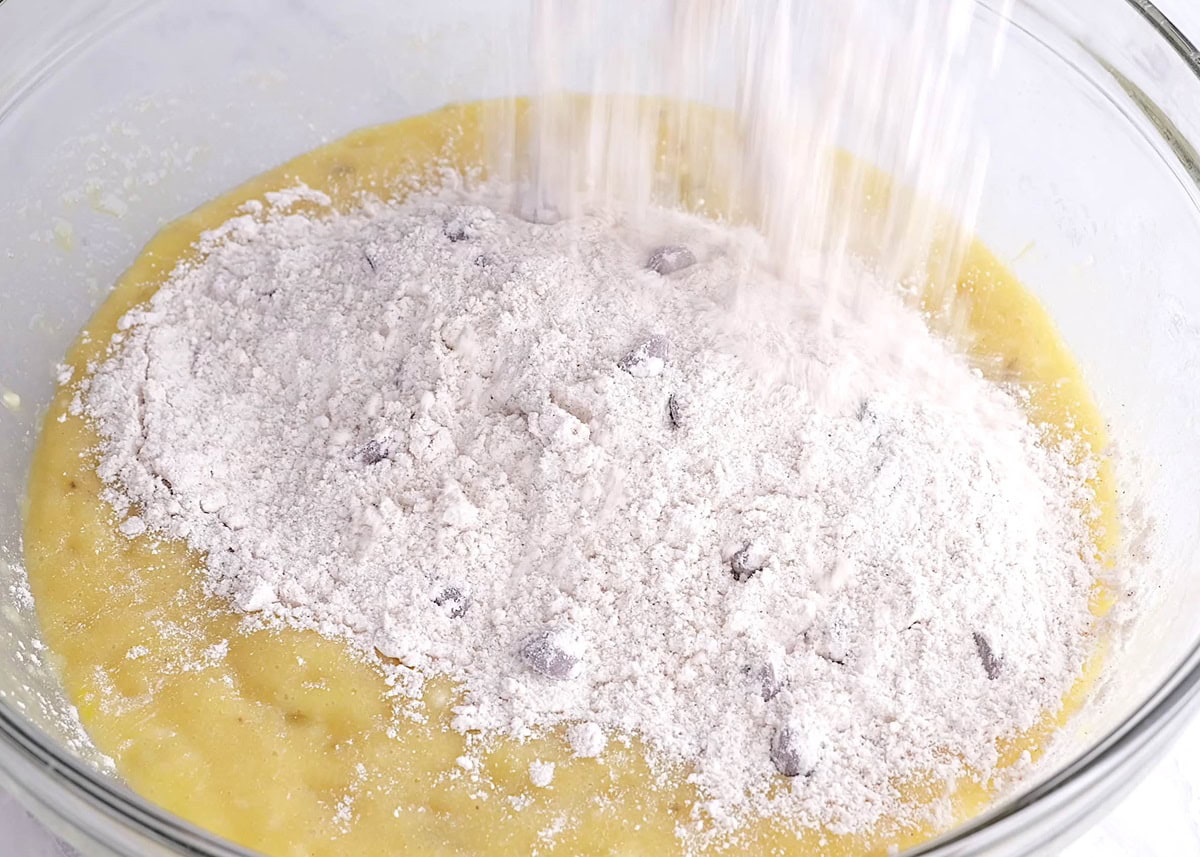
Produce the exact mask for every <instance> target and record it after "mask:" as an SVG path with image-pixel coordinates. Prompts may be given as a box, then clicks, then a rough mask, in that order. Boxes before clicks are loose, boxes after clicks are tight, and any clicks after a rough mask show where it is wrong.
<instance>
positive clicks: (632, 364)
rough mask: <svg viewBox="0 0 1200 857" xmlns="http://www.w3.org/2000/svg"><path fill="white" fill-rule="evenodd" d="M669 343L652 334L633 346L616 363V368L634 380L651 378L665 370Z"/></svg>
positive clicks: (663, 337) (669, 348)
mask: <svg viewBox="0 0 1200 857" xmlns="http://www.w3.org/2000/svg"><path fill="white" fill-rule="evenodd" d="M670 351H671V343H670V342H669V341H668V340H667V338H666V337H665V336H660V335H658V334H654V335H653V336H648V337H646V338H645V339H643V340H642V341H641V342H639V343H638V344H637V345H635V346H634V347H633V348H632V349H631V350H630V351H629V353H627V354H626V355H625V356H624V357H622V358H621V359H620V360H618V361H617V367H618V368H620V369H622V370H624V371H625V372H628V373H629V374H630V375H632V376H633V377H635V378H652V377H654V376H655V375H661V374H662V371H663V370H664V369H665V368H667V357H668V356H669V355H670Z"/></svg>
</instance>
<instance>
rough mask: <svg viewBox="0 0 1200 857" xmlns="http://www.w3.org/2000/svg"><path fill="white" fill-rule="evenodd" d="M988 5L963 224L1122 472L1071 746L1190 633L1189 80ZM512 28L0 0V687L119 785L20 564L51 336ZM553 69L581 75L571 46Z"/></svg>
mask: <svg viewBox="0 0 1200 857" xmlns="http://www.w3.org/2000/svg"><path fill="white" fill-rule="evenodd" d="M1003 5H1004V7H1005V9H1006V11H1007V13H1009V14H1010V15H1011V20H1008V19H1006V17H1005V16H1004V15H1002V14H1001V13H1000V12H998V11H997V10H995V9H993V8H991V7H990V6H989V5H988V4H987V3H983V2H981V3H980V4H979V5H978V7H977V8H976V11H975V19H976V23H975V30H974V32H975V35H974V36H973V38H978V39H979V44H980V46H981V48H980V49H983V47H984V46H987V49H988V50H991V46H992V45H994V43H995V34H996V30H997V28H1000V27H1004V28H1005V29H1006V36H1005V38H1004V40H1003V50H1002V51H1000V52H998V53H997V55H996V58H995V61H994V64H993V65H994V67H993V70H992V72H991V74H990V76H989V77H988V79H987V82H986V84H985V85H984V86H983V88H982V89H981V90H980V91H979V93H978V101H977V104H976V107H975V109H976V113H977V116H978V119H979V121H980V122H981V124H982V125H983V127H985V128H986V129H987V132H988V148H989V153H990V156H989V167H988V171H987V179H986V184H985V187H984V189H983V193H982V196H981V203H980V208H979V212H978V222H977V228H978V232H979V233H980V235H981V236H982V238H983V239H984V240H985V242H986V243H987V244H988V245H989V246H990V247H991V248H992V249H993V250H994V251H995V252H996V254H997V255H998V256H999V257H1000V258H1001V259H1002V260H1005V261H1006V262H1007V263H1008V264H1009V265H1010V266H1011V267H1012V268H1013V270H1014V271H1015V272H1016V273H1017V274H1018V275H1019V277H1020V278H1021V280H1022V281H1023V282H1024V283H1025V284H1026V286H1027V287H1028V288H1030V289H1031V290H1032V291H1033V292H1034V293H1035V294H1036V295H1037V296H1038V297H1039V298H1040V299H1041V300H1042V301H1043V302H1044V304H1045V305H1046V307H1047V308H1048V309H1049V311H1050V313H1051V315H1052V316H1053V317H1054V318H1055V319H1056V321H1057V322H1058V324H1059V327H1060V329H1061V332H1062V334H1063V336H1064V338H1065V339H1066V341H1067V343H1068V344H1069V346H1070V348H1071V349H1072V351H1073V353H1074V354H1075V355H1076V356H1077V358H1078V360H1079V362H1080V363H1081V365H1082V367H1083V369H1084V374H1085V377H1086V378H1087V379H1088V380H1089V382H1090V384H1091V386H1092V389H1093V391H1094V392H1095V394H1096V396H1097V398H1098V399H1099V402H1100V404H1101V408H1102V410H1103V412H1104V413H1105V414H1106V416H1107V417H1108V419H1109V420H1110V422H1111V426H1112V436H1113V438H1114V441H1115V443H1116V445H1117V448H1118V452H1119V455H1120V458H1119V461H1120V463H1121V469H1122V480H1123V482H1122V485H1123V486H1124V487H1125V488H1126V491H1125V495H1124V501H1125V506H1126V508H1125V511H1126V513H1127V530H1126V532H1125V538H1124V543H1125V545H1126V547H1127V548H1128V550H1127V551H1126V555H1125V556H1124V557H1123V558H1122V561H1121V566H1120V569H1119V571H1121V572H1122V573H1125V574H1127V575H1128V583H1127V588H1128V590H1129V591H1130V592H1131V593H1135V595H1136V599H1137V601H1138V613H1139V614H1140V615H1137V616H1136V617H1134V618H1131V619H1130V621H1129V622H1128V624H1127V627H1125V628H1123V629H1122V631H1121V634H1120V635H1119V636H1120V637H1121V640H1122V642H1121V645H1120V646H1119V647H1117V648H1115V649H1114V651H1113V653H1112V654H1111V655H1110V662H1111V668H1110V669H1109V671H1108V676H1107V681H1106V684H1105V686H1104V687H1103V688H1102V689H1101V691H1102V692H1101V693H1098V694H1097V698H1096V699H1095V700H1094V702H1093V703H1092V704H1089V706H1088V707H1087V708H1086V710H1085V711H1084V712H1083V714H1081V715H1080V717H1078V718H1077V719H1076V722H1075V724H1074V725H1073V727H1072V729H1071V731H1070V734H1068V735H1067V736H1066V739H1065V741H1064V742H1063V744H1062V746H1061V747H1060V748H1059V750H1058V754H1057V756H1056V758H1058V759H1061V760H1067V759H1069V758H1070V757H1072V756H1074V755H1076V754H1078V753H1079V752H1082V751H1083V750H1084V749H1086V748H1087V747H1088V746H1089V745H1090V744H1092V743H1093V742H1095V741H1096V740H1097V739H1099V738H1100V737H1101V736H1102V735H1104V734H1105V733H1106V732H1108V731H1109V730H1110V729H1111V728H1113V727H1114V726H1116V725H1117V724H1118V723H1120V722H1121V721H1123V720H1124V719H1125V718H1126V717H1127V716H1128V715H1129V714H1130V712H1132V711H1133V710H1134V709H1135V708H1136V707H1137V705H1138V704H1139V703H1140V702H1141V701H1143V700H1144V699H1146V698H1147V697H1148V696H1149V695H1150V694H1151V693H1152V692H1153V691H1154V690H1155V688H1157V687H1158V686H1159V685H1160V684H1161V683H1162V682H1163V681H1164V680H1165V679H1166V678H1167V677H1168V676H1169V675H1171V673H1172V672H1173V671H1175V670H1176V668H1177V667H1178V666H1179V665H1180V663H1181V662H1183V661H1184V659H1185V658H1186V657H1187V656H1188V655H1189V654H1190V653H1191V652H1192V650H1193V649H1194V647H1195V646H1196V643H1197V641H1198V640H1200V576H1198V575H1195V574H1193V573H1192V569H1193V565H1194V563H1195V560H1196V558H1197V547H1198V545H1197V540H1198V537H1200V527H1198V526H1197V525H1198V523H1200V492H1196V491H1195V490H1194V485H1195V484H1196V483H1197V477H1198V476H1200V456H1197V454H1196V453H1197V451H1200V429H1198V427H1197V424H1196V418H1195V416H1194V415H1195V414H1197V413H1200V389H1198V388H1197V385H1196V384H1195V383H1194V382H1190V381H1189V379H1194V378H1195V376H1196V372H1197V371H1200V289H1197V288H1196V287H1195V284H1196V278H1197V273H1196V272H1197V271H1200V192H1198V190H1197V185H1196V177H1195V175H1192V174H1189V171H1188V165H1187V164H1186V157H1184V155H1185V154H1186V151H1188V148H1187V147H1188V140H1189V139H1190V140H1191V141H1193V142H1195V141H1198V140H1200V127H1197V126H1200V119H1193V120H1192V121H1193V127H1190V128H1189V127H1186V126H1183V125H1180V124H1178V123H1180V121H1181V120H1180V119H1179V118H1178V108H1179V107H1180V106H1181V105H1184V106H1186V104H1187V103H1189V101H1188V98H1189V92H1190V94H1191V95H1192V96H1195V95H1196V94H1197V90H1198V89H1200V86H1197V84H1196V81H1195V80H1194V79H1193V80H1192V81H1191V82H1190V83H1188V82H1186V81H1185V82H1183V83H1181V84H1179V83H1177V80H1176V76H1175V75H1176V73H1177V67H1178V65H1179V62H1180V61H1179V58H1178V57H1175V56H1173V55H1172V54H1171V52H1170V48H1169V47H1168V46H1167V45H1166V44H1165V43H1163V42H1162V41H1161V40H1159V39H1158V38H1157V36H1156V34H1155V33H1154V32H1153V30H1152V29H1151V28H1150V27H1149V26H1148V25H1147V24H1146V22H1145V20H1144V19H1142V18H1141V17H1138V16H1137V15H1135V13H1134V12H1133V11H1131V10H1132V6H1131V5H1128V4H1126V3H1124V2H1119V0H1105V2H1102V3H1098V4H1097V7H1098V8H1097V9H1096V10H1095V13H1094V17H1093V18H1091V19H1089V21H1088V22H1081V21H1078V20H1075V19H1073V18H1072V17H1071V16H1070V15H1069V14H1068V13H1067V12H1066V11H1064V10H1063V9H1060V8H1059V7H1058V6H1057V5H1056V4H1054V3H1036V2H1031V3H1018V4H1016V5H1015V6H1013V5H1012V4H1003ZM598 15H599V17H598V18H597V20H596V31H597V34H598V35H597V38H596V40H595V43H594V44H593V45H592V46H591V48H590V50H592V51H594V52H595V53H596V54H598V55H602V54H604V52H605V51H611V50H614V49H615V46H618V45H623V46H624V49H626V50H629V49H630V46H631V45H632V46H634V48H636V49H637V50H641V48H643V47H644V48H645V49H646V50H645V51H643V53H644V55H645V56H646V57H647V59H646V61H645V62H644V63H643V65H644V66H645V68H644V70H643V72H644V74H643V76H642V77H641V78H639V79H638V80H637V81H635V82H633V88H640V89H642V90H643V91H661V89H662V88H663V87H664V86H665V84H664V81H665V79H666V78H664V77H663V76H662V74H661V71H662V70H661V69H660V68H656V66H655V62H654V54H653V45H654V39H655V36H656V33H658V32H659V30H660V28H661V27H662V26H663V25H664V22H665V18H664V17H662V16H661V15H658V16H656V15H655V14H649V13H645V12H644V10H643V5H642V4H641V3H638V2H636V0H631V2H612V3H607V4H603V8H602V9H601V11H600V12H599V13H598ZM529 38H530V34H529V14H528V8H527V4H526V3H523V2H520V0H512V2H489V1H488V0H481V2H475V1H474V0H471V2H458V3H444V2H435V0H419V2H416V1H415V2H410V3H406V4H405V7H404V11H403V13H402V14H400V13H398V11H397V10H396V8H395V5H394V4H393V3H390V2H387V0H347V1H346V2H343V3H339V4H338V5H337V7H336V10H335V9H334V7H332V6H330V5H329V4H321V3H316V2H309V0H300V2H297V0H260V2H258V3H255V4H244V3H238V2H235V0H216V2H211V3H206V4H194V3H185V2H179V0H150V1H149V2H147V0H77V2H73V3H65V2H63V3H57V2H44V0H41V2H38V0H8V2H5V3H3V4H2V6H0V189H3V192H2V193H0V342H3V343H4V347H3V348H2V349H0V394H3V396H4V399H3V401H4V406H3V407H2V408H0V486H2V489H3V492H4V494H3V497H2V498H0V584H2V585H3V586H4V588H5V590H6V591H7V592H8V593H9V597H8V598H6V599H4V607H3V609H2V610H0V633H2V634H3V635H4V637H5V640H4V642H5V643H6V645H3V646H0V705H3V706H5V708H6V710H7V711H8V712H10V713H11V714H12V716H14V717H16V718H19V719H22V720H23V721H24V722H26V723H28V724H30V725H31V726H32V727H35V728H36V729H38V730H41V732H42V733H43V734H44V736H45V737H46V738H48V739H49V742H50V743H51V744H52V745H53V746H55V747H57V751H58V752H60V753H61V754H63V756H64V757H74V758H76V759H79V760H81V761H82V762H84V763H86V764H87V765H90V766H93V767H94V768H95V770H97V771H98V772H100V774H101V775H102V776H104V777H114V779H113V783H114V786H115V785H116V780H115V775H114V774H113V773H112V772H111V771H110V770H109V769H108V768H106V767H105V766H104V760H103V759H102V758H101V757H100V755H99V754H98V753H97V752H96V751H95V750H94V748H92V747H91V746H90V744H89V743H88V742H87V741H86V738H85V736H83V735H82V733H81V731H80V729H79V727H78V722H77V720H76V719H75V718H74V717H73V714H72V711H71V708H70V706H69V705H67V704H66V701H65V700H64V699H63V697H62V693H61V690H60V689H59V687H58V685H57V681H56V679H55V677H54V674H53V670H52V658H51V656H50V655H49V654H48V653H47V652H45V651H44V649H43V648H41V647H40V646H39V644H38V643H37V634H36V622H35V620H34V614H33V610H32V605H31V603H30V600H29V597H28V591H27V588H26V587H25V585H24V583H23V572H22V570H21V541H20V539H21V535H20V534H21V508H22V497H23V495H24V492H25V479H26V471H27V467H28V462H29V458H30V454H31V451H32V448H33V445H34V443H35V441H36V438H37V433H38V421H39V419H40V416H41V414H42V412H43V409H44V406H45V404H46V402H47V401H48V400H49V397H50V393H51V390H52V388H53V383H54V377H55V365H56V362H57V361H58V359H59V358H60V357H61V355H62V354H63V353H64V351H65V350H66V348H67V346H68V344H69V343H70V341H71V340H72V339H73V338H74V336H75V334H76V332H77V331H78V330H79V329H80V327H81V326H82V324H83V323H84V321H85V320H86V319H87V317H88V315H89V314H90V312H91V311H92V310H93V309H94V308H95V306H96V305H97V304H98V303H99V302H100V301H101V300H102V299H103V297H104V295H105V294H106V292H107V290H108V288H109V287H110V285H111V284H112V283H113V281H114V280H115V279H116V277H117V276H118V274H119V273H120V272H121V271H122V269H123V268H124V267H125V266H126V265H128V264H129V263H130V262H131V261H132V259H133V258H134V256H135V255H136V253H137V250H138V248H139V247H140V246H141V245H142V244H143V243H144V242H145V241H146V240H147V239H148V238H149V237H150V236H151V235H152V234H153V233H154V232H155V231H156V230H157V229H158V228H159V227H160V226H162V225H163V224H164V223H166V222H167V221H169V220H170V219H172V218H174V217H177V216H179V215H181V214H183V213H184V212H186V211H188V210H189V209H191V208H193V207H194V206H196V205H198V204H200V203H201V202H203V201H205V200H207V199H209V198H211V197H213V196H215V195H217V194H218V193H220V192H221V191H223V190H225V189H227V188H230V187H232V186H234V185H235V184H237V183H238V182H240V181H241V180H243V179H245V178H247V177H249V176H251V175H254V174H256V173H258V172H261V171H263V170H264V169H266V168H268V167H270V166H273V165H275V164H277V163H279V162H281V161H283V160H286V159H287V158H289V157H291V156H293V155H296V154H299V153H301V152H303V151H306V150H308V149H311V148H313V147H315V146H317V145H319V144H321V143H323V142H327V141H330V140H332V139H335V138H337V137H338V136H341V135H342V134H344V133H347V132H349V131H351V130H353V129H355V128H359V127H362V126H365V125H371V124H375V123H379V122H384V121H389V120H392V119H396V118H400V117H403V116H406V115H412V114H417V113H421V112H424V111H426V110H429V109H432V108H434V107H437V106H440V105H442V104H444V103H446V102H450V101H456V100H473V99H477V98H483V97H492V96H501V95H508V94H524V93H526V92H527V91H528V89H529V87H530V84H531V76H530V71H531V70H530V68H529V67H528V62H527V58H528V54H529V50H528V46H529ZM514 58H520V59H519V61H518V60H517V59H514ZM572 68H573V69H574V71H572V72H571V74H572V75H573V82H574V84H575V85H576V86H577V88H580V89H588V88H590V86H591V84H592V79H591V78H590V77H589V74H588V69H589V68H591V65H590V58H589V57H586V56H580V57H579V58H578V61H577V62H576V63H574V65H573V66H572ZM1188 86H1192V87H1195V88H1193V89H1191V90H1188V89H1187V87H1188ZM688 94H689V95H693V96H696V95H699V96H701V97H705V98H707V99H708V100H711V101H714V102H716V103H722V102H727V100H728V99H729V98H730V97H731V93H729V92H724V91H718V90H714V91H712V92H707V93H695V92H689V93H688ZM1191 103H1195V102H1191ZM1193 112H1194V111H1193ZM1191 151H1192V154H1193V156H1194V150H1191ZM1181 153H1182V154H1181ZM1191 168H1192V169H1193V170H1194V169H1195V163H1194V162H1193V163H1192V165H1191ZM1118 614H1119V615H1118V618H1121V617H1123V613H1121V611H1118Z"/></svg>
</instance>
